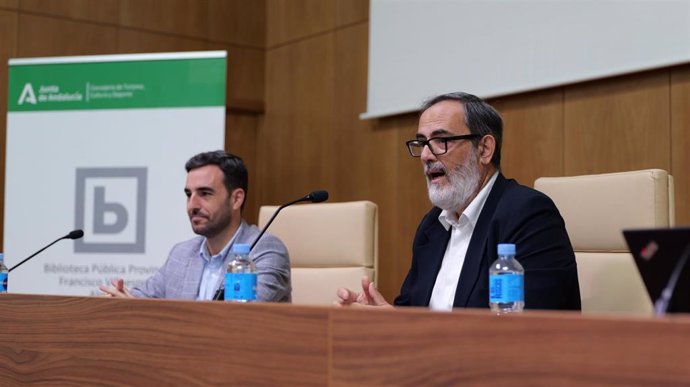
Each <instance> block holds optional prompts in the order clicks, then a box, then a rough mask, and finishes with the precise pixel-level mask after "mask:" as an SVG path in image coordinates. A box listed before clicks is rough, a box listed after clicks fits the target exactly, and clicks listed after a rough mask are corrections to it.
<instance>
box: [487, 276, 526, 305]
mask: <svg viewBox="0 0 690 387" xmlns="http://www.w3.org/2000/svg"><path fill="white" fill-rule="evenodd" d="M523 278H524V276H523V275H520V274H493V275H490V276H489V302H491V303H508V302H518V301H524V300H525V295H524V287H523Z"/></svg>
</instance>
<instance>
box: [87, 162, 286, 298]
mask: <svg viewBox="0 0 690 387" xmlns="http://www.w3.org/2000/svg"><path fill="white" fill-rule="evenodd" d="M185 168H186V169H187V183H186V185H185V189H184V192H185V195H187V215H188V216H189V220H190V223H191V225H192V230H193V231H194V233H196V234H197V235H199V236H197V237H195V238H193V239H190V240H188V241H184V242H181V243H178V244H177V245H175V246H174V247H173V248H172V250H171V251H170V254H169V255H168V260H167V261H166V262H165V264H164V265H163V267H161V268H160V269H159V270H158V271H157V272H156V273H155V274H153V275H152V276H151V277H150V278H148V279H147V280H146V282H144V284H143V286H141V287H135V288H132V289H131V290H130V289H127V288H125V287H124V281H123V280H122V279H118V280H116V281H113V283H112V286H104V285H102V286H100V290H101V291H102V292H104V293H105V294H106V296H111V297H152V298H178V299H197V300H211V299H213V298H214V295H215V294H216V292H217V291H218V289H219V288H220V287H222V283H223V278H224V275H225V270H226V267H227V264H228V263H229V262H230V261H232V245H233V244H234V243H246V244H251V243H253V242H254V240H255V239H256V237H257V236H258V235H259V233H260V230H259V229H258V228H257V227H256V226H250V225H248V224H247V223H246V222H245V221H244V220H243V219H242V208H243V207H244V200H245V197H246V194H247V181H248V174H247V168H246V167H245V166H244V163H243V162H242V159H241V158H239V157H237V156H235V155H232V154H230V153H227V152H225V151H222V150H218V151H214V152H206V153H200V154H198V155H196V156H194V157H192V158H191V159H189V161H187V164H186V165H185ZM250 259H252V260H253V261H254V263H255V264H256V268H257V272H258V279H257V301H276V302H290V299H291V297H290V293H291V286H290V258H289V256H288V252H287V249H286V248H285V245H283V243H282V242H281V241H280V240H279V239H278V238H276V237H275V236H273V235H271V234H268V233H266V234H264V235H263V236H262V237H261V240H260V241H259V242H258V243H257V244H256V246H255V247H254V249H253V250H252V252H251V254H250Z"/></svg>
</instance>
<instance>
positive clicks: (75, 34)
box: [17, 14, 117, 57]
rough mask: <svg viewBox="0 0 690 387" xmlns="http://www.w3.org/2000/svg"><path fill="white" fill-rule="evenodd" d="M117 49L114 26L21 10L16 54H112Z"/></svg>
mask: <svg viewBox="0 0 690 387" xmlns="http://www.w3.org/2000/svg"><path fill="white" fill-rule="evenodd" d="M115 52H117V28H115V27H108V26H99V25H95V24H91V23H83V22H74V21H69V20H63V19H55V18H51V17H44V16H33V15H28V14H20V16H19V36H18V39H17V55H18V56H19V57H37V56H61V55H90V54H111V53H115Z"/></svg>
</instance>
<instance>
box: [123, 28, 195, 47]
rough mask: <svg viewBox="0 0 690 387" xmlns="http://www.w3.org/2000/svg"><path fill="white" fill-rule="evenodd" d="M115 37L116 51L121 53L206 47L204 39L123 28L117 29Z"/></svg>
mask: <svg viewBox="0 0 690 387" xmlns="http://www.w3.org/2000/svg"><path fill="white" fill-rule="evenodd" d="M117 37H118V40H117V46H118V51H119V52H121V53H137V52H175V51H203V50H206V49H208V43H206V41H205V40H201V39H192V38H184V37H179V36H172V35H163V34H157V33H152V32H143V31H139V30H132V29H125V28H120V29H118V34H117Z"/></svg>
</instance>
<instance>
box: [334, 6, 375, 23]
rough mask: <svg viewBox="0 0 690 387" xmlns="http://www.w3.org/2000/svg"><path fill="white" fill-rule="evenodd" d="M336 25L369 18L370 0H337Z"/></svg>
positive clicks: (363, 20)
mask: <svg viewBox="0 0 690 387" xmlns="http://www.w3.org/2000/svg"><path fill="white" fill-rule="evenodd" d="M336 12H337V13H336V27H341V26H344V25H347V24H352V23H359V22H366V21H367V20H369V0H336Z"/></svg>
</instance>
